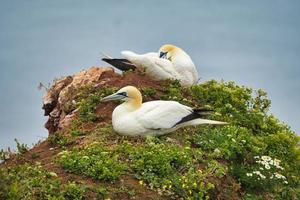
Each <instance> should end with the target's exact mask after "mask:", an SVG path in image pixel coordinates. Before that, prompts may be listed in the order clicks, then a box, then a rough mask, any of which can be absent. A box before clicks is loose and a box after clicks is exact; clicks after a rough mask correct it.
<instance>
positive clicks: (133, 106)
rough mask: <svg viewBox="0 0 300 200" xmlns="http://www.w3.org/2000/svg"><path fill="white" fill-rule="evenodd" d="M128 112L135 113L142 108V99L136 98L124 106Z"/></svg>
mask: <svg viewBox="0 0 300 200" xmlns="http://www.w3.org/2000/svg"><path fill="white" fill-rule="evenodd" d="M122 105H123V106H124V107H125V108H126V110H127V111H128V112H132V111H135V110H137V109H139V108H140V107H141V106H142V98H134V99H130V100H129V101H126V102H124V103H123V104H122Z"/></svg>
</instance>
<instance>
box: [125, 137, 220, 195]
mask: <svg viewBox="0 0 300 200" xmlns="http://www.w3.org/2000/svg"><path fill="white" fill-rule="evenodd" d="M129 158H130V160H131V168H132V170H133V171H134V172H135V173H136V177H137V178H138V179H142V181H140V184H144V181H145V183H146V184H148V185H149V186H150V187H151V188H157V189H158V190H161V191H163V192H166V193H171V194H172V193H174V194H175V195H177V196H180V197H184V198H186V199H203V198H204V197H206V198H208V193H209V191H210V190H211V189H213V188H214V185H213V184H212V183H210V182H209V181H207V177H209V176H218V177H222V176H223V175H225V173H226V169H225V168H224V167H223V166H221V164H219V163H218V162H216V161H211V163H209V164H207V168H206V169H204V170H203V171H202V170H201V169H200V168H199V164H200V163H201V160H202V152H200V151H198V150H195V149H192V148H190V147H189V146H186V147H180V146H178V145H174V144H166V143H154V142H148V143H147V144H145V145H143V146H140V147H135V148H134V149H132V150H130V151H129Z"/></svg>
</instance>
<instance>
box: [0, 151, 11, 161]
mask: <svg viewBox="0 0 300 200" xmlns="http://www.w3.org/2000/svg"><path fill="white" fill-rule="evenodd" d="M10 154H11V152H9V151H5V150H3V149H1V150H0V162H1V161H5V160H7V159H9V157H10Z"/></svg>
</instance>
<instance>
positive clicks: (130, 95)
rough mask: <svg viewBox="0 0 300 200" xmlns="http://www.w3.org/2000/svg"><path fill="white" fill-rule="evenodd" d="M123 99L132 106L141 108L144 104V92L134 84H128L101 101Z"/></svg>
mask: <svg viewBox="0 0 300 200" xmlns="http://www.w3.org/2000/svg"><path fill="white" fill-rule="evenodd" d="M113 100H122V101H125V102H126V103H128V105H130V106H131V107H132V108H139V107H140V106H141V105H142V94H141V92H140V91H139V90H138V89H137V88H136V87H134V86H126V87H123V88H121V89H120V90H118V91H117V92H116V93H114V94H112V95H109V96H107V97H104V98H103V99H101V102H106V101H113Z"/></svg>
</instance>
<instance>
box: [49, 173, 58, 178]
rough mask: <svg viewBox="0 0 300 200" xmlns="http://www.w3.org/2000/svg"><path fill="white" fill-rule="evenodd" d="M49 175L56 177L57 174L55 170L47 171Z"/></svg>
mask: <svg viewBox="0 0 300 200" xmlns="http://www.w3.org/2000/svg"><path fill="white" fill-rule="evenodd" d="M49 175H50V176H52V177H57V174H56V173H55V172H49Z"/></svg>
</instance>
